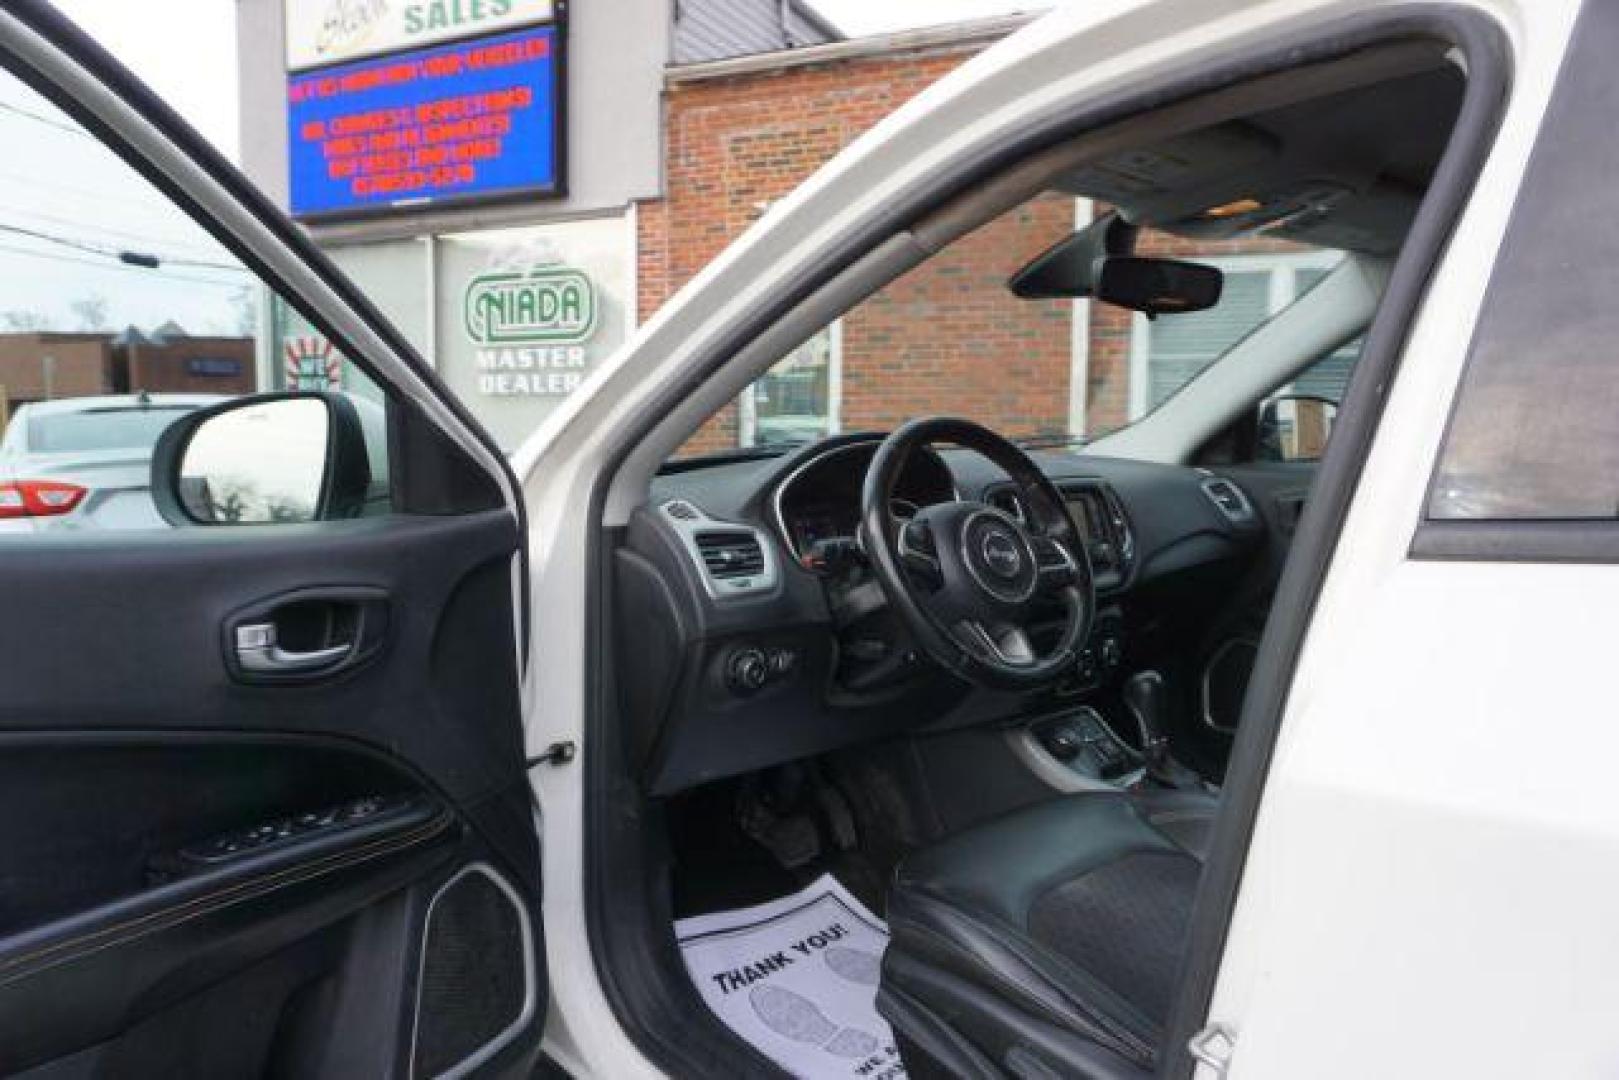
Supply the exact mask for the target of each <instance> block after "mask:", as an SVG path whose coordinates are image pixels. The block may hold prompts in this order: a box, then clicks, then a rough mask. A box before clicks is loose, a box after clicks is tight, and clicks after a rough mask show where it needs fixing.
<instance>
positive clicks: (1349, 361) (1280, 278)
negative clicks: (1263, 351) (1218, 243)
mask: <svg viewBox="0 0 1619 1080" xmlns="http://www.w3.org/2000/svg"><path fill="white" fill-rule="evenodd" d="M1340 258H1341V256H1340V255H1339V254H1338V253H1336V252H1299V253H1296V254H1280V255H1241V256H1231V257H1226V258H1217V259H1199V260H1198V261H1199V262H1205V263H1208V264H1210V265H1213V266H1218V267H1219V268H1220V269H1221V270H1223V271H1225V291H1224V293H1223V294H1222V295H1221V297H1220V303H1219V304H1217V305H1215V306H1214V307H1212V308H1210V309H1208V310H1207V311H1199V312H1194V313H1192V314H1187V315H1176V316H1175V317H1174V318H1170V319H1156V320H1148V319H1147V317H1146V316H1144V315H1137V316H1135V322H1134V327H1133V329H1132V332H1131V335H1130V420H1131V421H1132V422H1134V421H1136V420H1139V419H1141V417H1143V416H1145V415H1146V414H1147V413H1149V412H1151V411H1152V410H1153V409H1156V408H1157V407H1158V406H1159V405H1162V404H1163V403H1164V402H1165V401H1166V400H1168V399H1169V397H1170V396H1171V395H1173V394H1174V393H1175V392H1176V391H1178V390H1179V389H1180V388H1181V387H1183V386H1185V385H1186V384H1187V383H1188V382H1191V381H1192V379H1193V378H1195V377H1196V376H1197V375H1198V374H1199V373H1200V372H1201V371H1202V370H1203V369H1204V368H1206V367H1208V366H1209V365H1210V364H1212V363H1213V362H1214V361H1215V360H1217V359H1219V358H1220V357H1221V356H1222V355H1223V354H1224V353H1225V352H1226V350H1227V349H1229V348H1231V347H1232V346H1233V345H1235V344H1236V343H1237V342H1239V341H1241V340H1242V339H1243V338H1244V337H1246V336H1247V335H1248V334H1249V333H1250V332H1252V331H1253V330H1254V328H1255V327H1257V326H1259V325H1260V324H1261V323H1263V322H1265V321H1266V320H1268V319H1270V318H1272V317H1273V316H1275V315H1276V313H1277V312H1279V311H1281V310H1282V309H1283V308H1285V307H1287V306H1288V305H1289V304H1291V303H1292V302H1293V301H1295V300H1297V299H1298V298H1299V297H1300V296H1302V295H1304V294H1305V293H1306V292H1308V291H1309V290H1310V289H1311V288H1312V287H1314V286H1315V284H1316V283H1317V282H1319V281H1320V280H1321V279H1322V278H1323V277H1325V276H1326V275H1327V273H1328V272H1329V271H1331V269H1332V268H1333V266H1334V265H1336V264H1337V262H1338V260H1339V259H1340ZM1357 352H1358V349H1355V348H1351V347H1348V346H1346V347H1345V348H1344V349H1340V350H1339V351H1338V352H1337V353H1334V354H1333V355H1332V356H1331V357H1328V358H1326V361H1323V364H1326V366H1322V365H1320V364H1318V365H1317V367H1316V368H1312V369H1311V373H1312V384H1313V385H1320V386H1330V387H1335V391H1334V392H1333V393H1331V394H1327V393H1321V391H1319V390H1317V389H1314V388H1312V389H1309V390H1308V391H1306V390H1305V389H1303V388H1300V387H1295V392H1298V393H1305V392H1308V393H1321V396H1323V397H1332V398H1333V400H1338V399H1339V398H1341V397H1342V395H1343V386H1344V384H1346V383H1347V382H1348V379H1349V369H1350V368H1351V367H1352V366H1353V365H1354V357H1355V355H1356V354H1357ZM1340 353H1342V354H1345V355H1344V356H1340V355H1339V354H1340ZM1327 361H1331V363H1330V364H1327ZM1302 378H1303V377H1301V381H1302Z"/></svg>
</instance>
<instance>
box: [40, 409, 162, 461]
mask: <svg viewBox="0 0 1619 1080" xmlns="http://www.w3.org/2000/svg"><path fill="white" fill-rule="evenodd" d="M189 411H190V410H188V409H90V410H87V411H85V412H73V413H58V414H56V415H55V416H41V417H37V418H35V419H34V420H32V421H30V423H29V425H28V449H29V452H30V453H35V454H78V453H84V452H86V451H94V450H150V449H152V447H153V446H155V445H156V444H157V440H158V436H160V435H162V434H163V431H164V429H165V428H167V427H168V426H169V425H170V424H172V423H174V421H175V420H177V419H179V418H180V417H181V416H183V415H185V413H187V412H189Z"/></svg>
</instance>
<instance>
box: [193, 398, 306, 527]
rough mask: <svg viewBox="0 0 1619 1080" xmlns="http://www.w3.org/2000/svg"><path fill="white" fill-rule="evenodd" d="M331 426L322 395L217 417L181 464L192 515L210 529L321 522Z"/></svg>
mask: <svg viewBox="0 0 1619 1080" xmlns="http://www.w3.org/2000/svg"><path fill="white" fill-rule="evenodd" d="M330 429H331V416H330V413H329V410H328V408H327V405H326V403H325V402H323V401H321V400H319V399H317V398H284V399H278V400H274V401H258V402H253V403H251V404H244V405H242V406H241V407H239V408H235V409H231V410H228V411H226V412H221V413H218V414H216V415H214V416H211V417H209V418H208V419H207V420H204V421H203V422H202V424H201V425H200V426H199V427H198V428H197V430H196V431H195V432H193V433H192V436H191V441H190V442H189V443H188V444H187V445H186V448H185V452H184V454H182V456H181V460H180V485H179V487H180V501H181V502H182V503H183V504H184V506H185V510H186V513H187V514H188V515H190V516H191V518H192V519H193V520H195V521H198V522H201V523H203V524H206V525H252V524H262V523H268V522H298V521H313V520H315V519H316V518H317V517H318V516H319V513H320V498H321V484H322V482H323V480H324V478H325V475H326V459H327V442H328V440H329V438H330V435H331V430H330Z"/></svg>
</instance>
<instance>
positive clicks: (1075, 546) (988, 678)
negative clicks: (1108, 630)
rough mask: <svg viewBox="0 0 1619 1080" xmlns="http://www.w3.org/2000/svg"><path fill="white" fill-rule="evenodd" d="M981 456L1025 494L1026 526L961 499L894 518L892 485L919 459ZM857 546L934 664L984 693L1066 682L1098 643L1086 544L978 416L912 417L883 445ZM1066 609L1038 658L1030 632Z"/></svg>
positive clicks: (1017, 453)
mask: <svg viewBox="0 0 1619 1080" xmlns="http://www.w3.org/2000/svg"><path fill="white" fill-rule="evenodd" d="M936 442H940V443H952V444H954V445H956V446H960V447H962V448H964V449H967V450H974V451H976V452H978V453H979V454H982V455H983V456H984V457H986V458H988V459H989V460H990V461H992V462H994V463H995V464H996V465H999V466H1000V467H1001V468H1002V469H1004V470H1005V471H1006V472H1007V474H1008V475H1010V476H1011V478H1012V482H1013V483H1014V484H1015V485H1016V486H1017V488H1018V491H1019V493H1020V494H1021V495H1022V497H1023V498H1022V503H1023V505H1024V507H1026V508H1027V511H1026V512H1027V514H1028V517H1029V520H1028V521H1026V522H1020V521H1018V520H1017V519H1016V518H1013V517H1012V516H1011V515H1009V514H1006V513H1004V512H1002V511H1000V510H998V509H996V508H995V507H993V506H989V505H987V504H985V503H979V502H968V501H957V502H948V503H940V504H938V505H935V506H928V507H924V508H923V509H921V510H919V511H917V513H916V514H915V516H914V517H912V518H911V519H910V520H908V521H901V520H898V519H896V518H895V516H894V513H893V509H892V501H893V497H894V485H895V483H896V481H897V480H898V479H899V477H900V475H901V473H902V472H903V471H904V469H905V463H906V461H907V460H908V459H909V458H910V455H911V453H912V452H913V451H914V450H916V449H917V448H918V447H920V446H926V445H929V444H932V443H936ZM860 541H861V544H862V546H863V547H864V549H865V553H866V558H867V559H868V560H869V561H870V563H871V567H872V571H873V573H874V574H875V575H876V577H877V582H878V584H879V585H881V587H882V590H883V592H884V593H885V594H886V595H887V597H888V602H889V603H890V604H892V605H893V606H894V608H895V609H896V610H897V611H898V612H899V615H900V618H901V619H902V621H903V622H904V623H905V625H906V628H907V629H909V630H910V632H911V634H912V636H913V637H914V638H915V639H916V642H917V644H918V645H919V646H920V647H921V649H922V650H923V651H924V652H926V653H927V654H928V656H930V657H931V658H932V659H933V660H934V661H935V662H937V663H938V664H940V665H942V666H943V667H945V668H946V669H947V670H950V671H953V672H955V673H956V674H958V675H960V676H961V677H962V678H965V679H967V680H968V681H970V682H973V683H976V684H978V685H980V686H986V687H991V688H994V689H1001V690H1031V689H1038V688H1040V687H1044V686H1047V685H1049V684H1051V683H1052V682H1055V681H1056V680H1057V679H1059V678H1061V677H1062V676H1064V675H1066V674H1068V672H1069V670H1070V669H1071V668H1072V667H1073V665H1074V662H1075V659H1076V657H1077V656H1078V650H1079V648H1080V647H1081V645H1082V643H1083V642H1084V641H1085V640H1086V638H1088V637H1089V636H1090V630H1091V618H1092V616H1093V614H1094V613H1095V584H1094V582H1093V580H1092V576H1091V563H1090V557H1089V555H1088V553H1087V552H1086V550H1085V543H1084V539H1083V537H1082V536H1081V534H1080V532H1079V530H1078V529H1077V528H1076V527H1075V525H1074V521H1073V518H1071V517H1070V516H1069V514H1068V507H1067V505H1066V504H1065V503H1064V502H1063V498H1062V495H1061V493H1059V492H1058V491H1057V489H1056V487H1055V486H1053V485H1052V483H1051V481H1050V480H1049V479H1047V478H1046V475H1045V473H1043V472H1041V471H1040V467H1039V466H1038V465H1036V464H1035V463H1034V462H1033V461H1031V460H1030V459H1029V456H1028V455H1027V454H1025V453H1024V452H1023V451H1022V450H1019V449H1018V448H1017V447H1016V446H1013V445H1012V444H1011V443H1010V442H1007V441H1006V440H1005V439H1003V438H1002V437H1001V436H999V435H997V434H995V432H993V431H990V430H989V429H988V428H985V427H981V426H979V425H978V424H975V423H973V422H972V421H970V420H960V419H955V418H953V417H944V416H933V417H924V418H922V419H919V420H913V421H911V422H910V423H908V424H906V425H905V426H903V427H901V428H899V429H898V430H896V431H894V432H893V433H892V434H890V435H889V436H888V438H887V439H885V440H883V444H882V445H881V446H880V447H878V448H877V454H876V456H875V457H873V458H872V461H871V466H870V468H869V469H868V470H867V472H866V483H865V488H864V490H863V491H862V493H861V513H860ZM1051 601H1060V602H1061V604H1062V605H1063V608H1064V610H1065V613H1066V614H1065V618H1064V622H1063V627H1062V633H1061V635H1060V636H1059V638H1058V640H1057V642H1056V644H1055V645H1054V646H1053V647H1052V648H1051V649H1049V650H1048V651H1047V652H1046V653H1045V654H1044V655H1039V654H1036V652H1035V651H1034V646H1033V643H1032V642H1031V641H1030V636H1029V630H1028V627H1029V624H1030V622H1031V620H1032V619H1033V618H1034V616H1035V615H1036V613H1037V612H1038V611H1039V610H1040V609H1041V608H1042V606H1044V605H1046V604H1049V603H1050V602H1051Z"/></svg>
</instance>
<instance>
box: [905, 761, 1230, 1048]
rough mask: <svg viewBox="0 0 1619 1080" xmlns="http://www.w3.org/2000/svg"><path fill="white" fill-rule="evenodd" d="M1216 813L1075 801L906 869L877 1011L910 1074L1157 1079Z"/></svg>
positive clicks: (1207, 808)
mask: <svg viewBox="0 0 1619 1080" xmlns="http://www.w3.org/2000/svg"><path fill="white" fill-rule="evenodd" d="M1213 810H1214V800H1213V798H1212V797H1210V796H1207V795H1202V794H1189V793H1181V792H1163V793H1160V794H1159V795H1158V796H1156V797H1153V798H1150V799H1147V800H1139V799H1137V798H1135V797H1132V796H1128V795H1124V794H1119V793H1112V792H1104V793H1095V794H1083V795H1070V796H1065V797H1062V798H1058V799H1053V800H1051V801H1049V802H1044V803H1039V804H1037V805H1034V806H1031V807H1027V808H1025V809H1022V810H1018V811H1015V812H1013V813H1011V814H1007V815H1005V816H1004V817H1000V818H997V819H995V820H993V821H990V822H988V823H986V824H983V825H979V826H977V827H974V828H972V829H968V830H966V831H965V832H962V833H960V834H958V835H956V836H953V837H950V838H948V839H946V840H944V841H942V842H940V843H938V844H935V845H933V846H932V847H929V848H926V849H924V850H922V851H919V852H917V853H915V854H913V855H912V856H910V857H909V858H907V859H906V860H905V861H904V862H903V863H902V864H901V865H900V867H899V869H898V871H897V872H896V875H895V881H894V886H893V889H892V891H891V893H890V896H889V903H888V922H889V929H890V932H891V933H892V935H893V938H892V942H891V944H890V946H889V949H888V952H887V955H886V956H885V957H884V960H883V970H882V983H881V988H880V991H879V994H878V1007H879V1008H880V1009H881V1011H882V1013H883V1015H884V1016H885V1017H886V1018H887V1019H888V1021H889V1022H890V1024H892V1026H893V1028H894V1032H895V1036H896V1038H897V1039H898V1040H899V1045H900V1049H901V1052H902V1054H903V1055H904V1058H905V1063H906V1068H907V1071H908V1072H909V1073H910V1075H911V1076H913V1077H928V1076H968V1077H980V1076H981V1077H1003V1076H1008V1075H1011V1076H1071V1075H1081V1076H1092V1077H1141V1076H1146V1075H1150V1073H1151V1070H1152V1068H1153V1066H1154V1064H1155V1060H1156V1054H1157V1047H1158V1044H1159V1042H1160V1040H1161V1038H1162V1036H1163V1031H1164V1026H1165V1024H1166V1023H1167V1022H1168V1018H1169V1011H1170V1008H1171V1005H1172V1003H1173V1000H1174V994H1175V991H1176V987H1177V976H1178V972H1179V967H1180V963H1181V956H1182V952H1183V950H1184V947H1185V944H1186V936H1187V931H1188V926H1189V922H1190V918H1191V912H1192V902H1193V897H1194V894H1195V892H1196V889H1197V880H1198V875H1199V872H1200V870H1201V865H1202V864H1201V862H1200V856H1199V854H1195V852H1201V850H1202V846H1203V845H1205V844H1206V842H1207V835H1208V823H1209V821H1210V820H1211V819H1212V817H1213ZM1152 818H1158V819H1160V820H1161V821H1162V822H1163V827H1162V828H1160V827H1158V826H1155V825H1154V824H1152V823H1151V819H1152Z"/></svg>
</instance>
